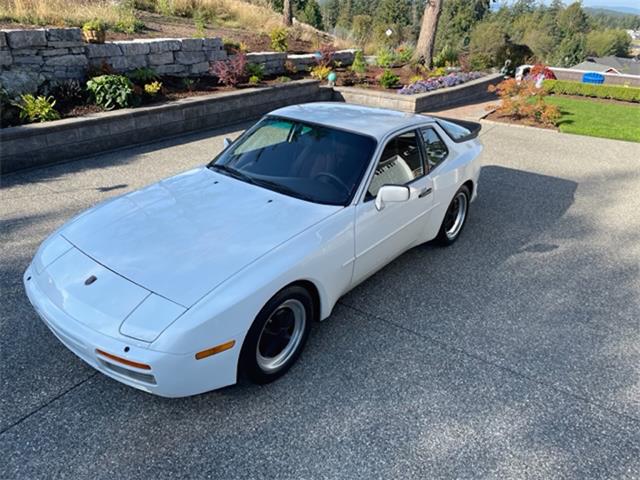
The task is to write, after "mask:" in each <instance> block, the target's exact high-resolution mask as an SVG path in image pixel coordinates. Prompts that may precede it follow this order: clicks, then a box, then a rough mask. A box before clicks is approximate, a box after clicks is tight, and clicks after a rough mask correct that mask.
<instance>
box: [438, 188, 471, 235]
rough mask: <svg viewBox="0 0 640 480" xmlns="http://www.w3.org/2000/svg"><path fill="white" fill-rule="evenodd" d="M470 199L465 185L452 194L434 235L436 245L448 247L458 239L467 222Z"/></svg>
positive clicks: (469, 193)
mask: <svg viewBox="0 0 640 480" xmlns="http://www.w3.org/2000/svg"><path fill="white" fill-rule="evenodd" d="M470 199H471V192H469V189H468V188H467V186H466V185H463V186H462V187H460V189H459V190H458V191H457V192H456V194H455V195H454V196H453V199H452V200H451V203H450V204H449V206H448V207H447V212H446V213H445V214H444V219H443V220H442V225H440V231H439V232H438V236H437V237H436V243H437V244H438V245H441V246H443V247H448V246H449V245H452V244H453V243H455V241H456V240H458V238H459V237H460V234H461V233H462V229H463V228H464V226H465V224H466V223H467V217H468V216H469V201H470Z"/></svg>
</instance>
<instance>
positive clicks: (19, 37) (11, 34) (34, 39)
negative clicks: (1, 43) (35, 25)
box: [5, 29, 47, 48]
mask: <svg viewBox="0 0 640 480" xmlns="http://www.w3.org/2000/svg"><path fill="white" fill-rule="evenodd" d="M5 33H6V34H7V40H8V41H9V46H10V47H11V48H30V47H46V46H47V37H46V35H45V31H44V30H43V29H38V30H7V31H6V32H5Z"/></svg>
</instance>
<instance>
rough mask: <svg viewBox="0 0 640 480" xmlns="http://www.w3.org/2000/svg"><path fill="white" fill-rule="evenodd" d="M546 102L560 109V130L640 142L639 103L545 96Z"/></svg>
mask: <svg viewBox="0 0 640 480" xmlns="http://www.w3.org/2000/svg"><path fill="white" fill-rule="evenodd" d="M545 100H546V101H547V102H548V103H551V104H553V105H557V106H558V107H559V108H560V111H561V112H562V118H561V119H560V121H559V122H558V128H559V129H560V131H561V132H563V133H574V134H577V135H587V136H590V137H601V138H611V139H614V140H627V141H630V142H640V106H639V105H635V104H631V103H630V104H629V105H625V104H622V103H610V102H601V101H594V100H582V99H575V98H566V97H558V96H549V97H547V98H546V99H545Z"/></svg>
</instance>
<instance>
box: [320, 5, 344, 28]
mask: <svg viewBox="0 0 640 480" xmlns="http://www.w3.org/2000/svg"><path fill="white" fill-rule="evenodd" d="M339 15H340V0H327V1H326V2H325V4H324V6H323V9H322V18H323V20H324V24H325V26H326V27H327V28H333V27H335V26H336V23H338V16H339Z"/></svg>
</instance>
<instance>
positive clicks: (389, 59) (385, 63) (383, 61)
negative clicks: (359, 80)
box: [376, 48, 396, 68]
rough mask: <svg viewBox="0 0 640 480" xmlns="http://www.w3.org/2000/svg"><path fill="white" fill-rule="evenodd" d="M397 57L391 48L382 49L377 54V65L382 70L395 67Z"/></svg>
mask: <svg viewBox="0 0 640 480" xmlns="http://www.w3.org/2000/svg"><path fill="white" fill-rule="evenodd" d="M395 61H396V56H395V54H394V53H393V50H391V49H390V48H381V49H379V50H378V51H377V52H376V65H378V66H379V67H382V68H389V67H391V66H393V64H394V62H395Z"/></svg>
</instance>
